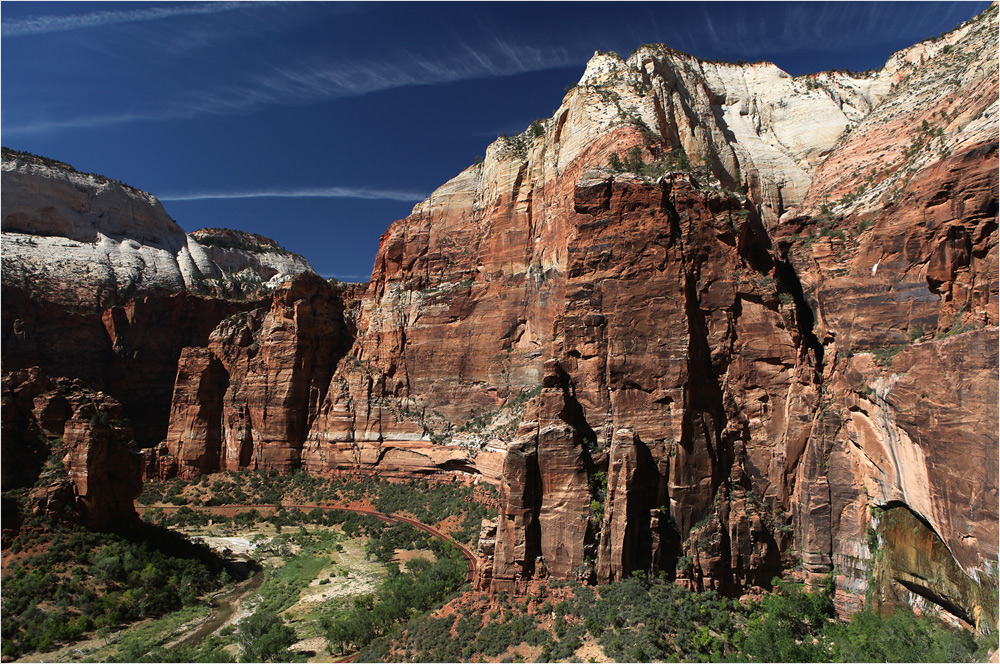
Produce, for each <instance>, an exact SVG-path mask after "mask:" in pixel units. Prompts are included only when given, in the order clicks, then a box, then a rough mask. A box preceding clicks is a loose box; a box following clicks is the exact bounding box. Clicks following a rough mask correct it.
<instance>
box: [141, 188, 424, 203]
mask: <svg viewBox="0 0 1000 664" xmlns="http://www.w3.org/2000/svg"><path fill="white" fill-rule="evenodd" d="M157 198H158V199H159V200H161V201H204V200H211V199H230V198H360V199H364V200H383V201H402V202H413V201H422V200H424V198H426V196H425V195H424V194H421V193H417V192H414V191H401V190H398V189H369V188H367V187H306V188H300V189H249V190H243V191H200V192H187V193H177V194H164V195H162V196H161V195H157Z"/></svg>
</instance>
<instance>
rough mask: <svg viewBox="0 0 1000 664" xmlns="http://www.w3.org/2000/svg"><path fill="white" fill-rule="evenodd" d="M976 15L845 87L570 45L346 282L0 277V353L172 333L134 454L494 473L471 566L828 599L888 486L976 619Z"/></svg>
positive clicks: (512, 578)
mask: <svg viewBox="0 0 1000 664" xmlns="http://www.w3.org/2000/svg"><path fill="white" fill-rule="evenodd" d="M996 32H997V22H996V9H995V8H991V9H990V10H988V11H987V12H986V13H984V14H983V15H982V16H981V17H979V18H978V19H976V20H975V21H972V22H970V23H969V24H968V25H965V26H963V27H962V28H960V29H958V30H956V31H954V32H952V33H950V34H949V35H947V36H945V37H943V38H942V39H939V40H935V41H932V42H927V43H923V44H919V45H917V46H915V47H913V48H911V49H907V50H906V51H902V52H900V53H897V54H894V55H893V56H892V57H891V58H890V59H889V61H888V62H887V64H886V66H885V67H884V68H883V69H881V70H879V71H877V72H870V73H867V74H858V75H853V74H846V73H825V74H817V75H811V76H806V77H798V78H792V77H790V76H788V75H787V74H785V73H784V72H782V71H781V70H779V69H777V68H776V67H775V66H773V65H771V64H766V63H757V64H751V65H731V64H718V63H704V62H700V61H698V60H697V59H695V58H693V57H691V56H687V55H684V54H680V53H677V52H675V51H671V50H670V49H667V48H666V47H662V46H643V47H641V48H639V49H637V51H636V52H635V53H634V54H632V55H631V56H630V57H629V58H628V59H622V58H620V57H618V56H617V55H614V54H600V53H599V54H596V55H595V57H594V58H593V59H592V60H591V61H590V63H588V65H587V68H586V71H585V73H584V75H583V77H582V78H581V80H580V82H579V84H578V85H577V86H576V87H574V88H573V89H572V90H570V91H569V92H568V93H567V95H566V97H565V98H564V100H563V102H562V104H561V105H560V107H559V108H558V109H557V110H556V111H555V112H554V114H553V116H552V117H551V118H549V119H547V120H545V121H540V122H538V123H536V124H534V125H532V127H530V128H529V129H527V130H526V131H525V132H524V133H523V134H521V135H519V136H516V137H513V138H505V139H499V140H498V141H497V142H495V143H494V144H493V145H491V146H490V148H489V149H488V150H487V153H486V156H485V159H484V160H483V162H482V163H480V164H476V165H473V166H470V167H469V168H468V169H466V170H464V171H463V172H462V173H460V174H458V175H457V176H456V177H455V178H453V179H452V180H450V181H449V182H447V183H445V184H444V185H443V186H442V187H440V188H439V189H438V190H436V191H435V192H434V193H433V194H432V195H431V196H430V197H429V198H428V199H427V200H425V201H423V202H421V203H420V204H418V205H417V206H416V207H415V208H414V209H413V212H412V213H411V214H410V215H409V216H408V217H406V218H405V219H402V220H400V221H397V222H396V223H394V224H392V226H390V228H389V229H388V230H387V231H386V233H385V234H384V235H383V237H382V239H381V242H380V246H379V251H378V254H377V257H376V260H375V265H374V269H373V272H372V278H371V281H370V282H369V283H367V284H363V285H358V286H351V287H344V286H334V285H330V284H327V283H326V282H324V281H323V280H321V279H319V278H318V277H315V276H314V275H309V274H302V275H298V276H295V277H294V278H292V279H290V280H288V281H287V282H285V283H283V284H281V285H280V286H278V287H277V289H276V290H274V292H273V293H271V294H269V295H267V296H266V297H264V296H261V297H260V298H259V299H256V300H252V301H243V302H233V301H226V302H222V301H221V300H220V299H218V298H214V299H213V298H210V297H204V298H196V297H194V296H191V295H190V294H189V293H188V292H187V291H188V290H190V289H191V285H190V284H188V283H187V282H185V281H184V280H183V278H181V280H180V281H178V282H177V283H175V284H174V286H172V288H174V289H181V288H184V289H186V290H184V291H180V292H173V293H171V294H169V295H163V296H158V297H163V298H166V299H167V300H169V301H170V302H175V303H176V305H175V306H177V307H178V308H179V310H182V311H185V312H192V313H190V314H187V313H185V314H184V315H183V316H181V320H185V321H188V322H187V323H185V325H188V327H184V326H183V325H178V324H176V323H166V322H163V321H160V322H158V323H154V321H153V319H152V318H151V317H150V316H149V315H148V313H144V312H148V311H149V309H147V307H149V306H150V303H151V302H153V300H151V299H150V298H151V297H153V296H145V297H144V298H135V299H129V298H128V297H126V302H124V303H117V304H116V305H115V306H113V307H107V306H106V305H105V304H103V303H102V304H100V307H98V308H99V310H100V311H101V313H100V318H99V321H100V322H99V324H97V323H95V321H94V320H93V319H92V318H86V317H82V318H81V319H80V320H79V323H78V324H77V323H76V322H74V321H76V319H73V318H68V319H67V318H65V317H63V319H62V320H61V321H59V322H56V321H54V320H52V319H51V316H50V317H48V318H46V316H45V315H44V314H43V312H42V311H40V310H38V309H37V305H36V304H34V303H36V302H37V298H35V299H32V297H31V296H30V294H29V295H25V292H26V290H25V289H19V288H18V287H17V286H15V285H13V284H12V285H10V286H8V283H7V281H6V278H5V298H4V335H5V337H4V338H5V345H4V359H5V363H6V362H7V361H8V357H11V358H15V359H16V358H18V357H22V356H21V355H18V354H19V353H21V354H22V355H23V354H25V353H27V352H28V350H27V349H30V348H32V346H31V343H32V342H31V339H32V338H34V337H35V336H37V335H39V334H44V332H43V331H42V330H43V328H45V327H46V325H48V324H49V323H43V322H42V321H51V325H53V326H62V329H64V330H69V329H73V326H74V325H76V326H77V327H78V328H79V330H80V333H79V336H78V337H77V338H78V339H80V340H83V339H86V340H88V343H86V344H83V343H81V342H79V341H74V342H69V341H67V342H65V349H66V350H65V352H63V353H62V354H61V355H60V356H59V357H60V358H63V360H61V361H63V365H61V366H66V367H68V368H70V369H72V370H73V371H77V372H81V373H77V374H72V375H81V377H84V378H88V379H89V378H90V377H91V376H93V377H95V378H97V379H100V380H105V381H114V380H118V381H122V380H123V379H121V378H118V376H121V375H125V374H127V373H128V372H127V371H126V369H130V368H131V366H132V365H127V364H122V362H123V360H121V359H116V360H115V361H117V362H119V364H114V363H113V362H112V363H110V364H109V363H108V361H107V357H108V356H109V354H108V353H107V352H106V351H101V352H98V351H95V350H93V348H101V344H105V347H106V346H107V344H108V343H109V342H108V338H112V337H113V339H115V340H118V339H121V340H122V341H121V343H120V344H119V343H118V342H117V341H116V342H115V346H114V347H115V348H116V349H118V348H136V349H137V350H136V352H139V351H138V349H139V346H135V345H130V344H133V341H131V340H136V339H145V338H147V337H148V335H150V334H152V333H151V332H150V331H149V329H150V326H153V325H160V326H162V329H179V330H183V331H184V334H183V335H180V337H177V338H182V339H183V340H184V341H183V343H182V344H181V345H180V346H178V347H177V348H176V349H175V350H174V351H172V353H173V354H172V355H167V356H166V357H165V358H164V359H161V360H158V364H157V365H156V366H160V367H161V369H160V371H161V373H163V372H166V371H169V372H170V380H169V381H163V380H162V376H161V377H160V379H158V380H159V383H158V384H159V385H160V386H161V387H160V388H158V389H160V391H161V392H164V391H165V392H166V394H167V395H168V396H167V398H166V400H165V403H164V404H163V406H164V407H163V409H162V412H163V415H161V417H162V418H163V426H162V427H161V429H160V430H159V431H160V435H159V436H158V437H156V436H153V437H152V438H154V440H153V442H160V441H163V443H164V444H163V445H162V446H160V447H159V448H157V449H156V450H155V451H154V452H148V453H147V462H146V468H147V473H149V474H151V475H155V476H160V477H163V476H169V475H171V474H173V473H179V474H181V475H182V476H185V477H193V476H196V475H198V474H200V473H205V472H211V471H213V470H216V469H230V470H240V469H252V468H260V469H277V470H281V471H290V470H293V469H297V468H304V469H306V470H307V471H309V472H311V473H317V474H332V473H336V472H340V471H344V470H351V471H355V470H361V471H367V472H373V473H379V474H381V475H386V476H416V475H423V474H430V473H440V472H448V471H458V472H464V473H471V474H477V475H479V476H481V477H482V478H484V479H486V480H488V481H491V482H493V483H496V484H497V485H499V486H500V488H501V494H502V505H501V509H500V518H499V521H498V523H497V525H496V532H495V537H491V538H490V539H491V544H490V546H489V547H488V548H487V549H484V552H486V553H488V554H489V555H490V558H489V559H488V560H487V561H486V562H485V564H483V565H481V566H480V568H481V569H482V570H484V572H483V575H482V577H481V578H480V579H479V580H478V583H479V586H480V587H492V588H496V589H500V588H503V589H513V590H522V589H527V588H529V587H531V584H532V583H533V582H534V581H535V580H537V579H540V578H546V577H548V578H577V579H581V580H584V581H587V582H605V581H610V580H615V579H620V578H623V577H625V576H628V575H629V574H631V573H632V572H634V571H636V570H645V571H649V572H654V573H659V572H665V573H667V574H668V575H673V576H674V577H675V578H676V579H677V582H678V583H681V584H683V585H685V586H687V587H690V588H699V589H707V588H712V589H717V590H720V591H723V592H727V593H739V592H742V591H745V590H747V589H748V588H750V587H753V586H765V587H766V586H767V585H768V584H769V583H770V579H771V578H772V577H773V576H774V575H775V574H779V573H781V572H782V571H787V570H789V569H790V568H796V569H800V570H802V571H801V572H797V573H801V574H802V575H803V576H805V577H806V578H807V579H815V578H816V577H817V576H818V575H821V574H825V573H830V572H832V571H834V570H835V569H836V570H837V574H838V577H837V584H838V585H837V587H838V602H839V605H840V606H841V608H843V609H844V610H845V611H846V610H851V609H852V608H853V607H855V606H857V603H858V598H859V597H861V596H863V595H864V594H865V591H866V584H867V579H868V578H869V571H870V570H871V567H872V562H871V561H872V559H873V556H874V553H873V550H872V548H871V546H870V545H869V544H870V542H871V538H869V537H867V533H868V531H869V529H870V528H871V527H872V526H873V523H875V522H876V521H877V519H876V521H873V514H874V513H875V512H874V511H873V510H875V509H876V508H880V507H887V508H890V509H897V508H903V507H905V509H907V510H908V511H909V512H910V513H912V514H914V515H916V516H915V517H914V518H917V519H918V520H919V521H920V522H921V523H922V524H924V526H925V528H926V531H927V532H926V533H925V532H924V531H919V532H918V533H914V534H913V537H914V538H915V539H914V540H913V542H909V543H908V542H906V541H903V540H905V532H903V531H902V530H900V531H899V532H894V534H893V535H892V537H893V546H894V547H895V549H894V550H897V551H900V552H902V553H900V554H899V556H900V560H903V559H906V560H910V559H914V556H918V554H913V555H912V556H911V555H910V554H909V553H905V552H906V551H911V550H912V551H918V552H921V551H922V552H927V551H931V548H929V547H931V545H930V544H928V542H930V541H931V540H930V539H926V538H927V537H930V535H933V536H934V537H937V538H938V540H935V541H939V542H940V546H937V545H934V547H933V555H932V558H933V560H934V562H933V565H932V567H933V566H935V565H936V566H939V568H940V569H944V568H945V567H947V564H946V562H942V560H943V558H942V555H943V554H942V551H946V552H947V556H949V557H950V559H951V560H952V561H953V563H954V566H953V567H948V575H947V576H948V579H950V580H949V581H948V583H951V584H952V586H951V587H950V588H951V589H946V588H939V589H935V588H933V587H929V586H926V584H925V585H923V586H921V588H923V589H924V590H926V592H927V594H929V595H931V596H934V597H939V598H942V603H939V604H937V605H938V606H942V607H943V608H944V610H946V611H951V612H952V614H953V615H956V616H957V617H958V618H960V619H962V620H974V621H979V622H982V621H983V620H985V621H987V622H989V621H991V620H993V621H995V613H992V614H991V613H990V612H988V611H984V610H982V607H981V606H979V608H978V609H977V606H978V605H977V604H976V602H979V603H980V604H981V603H982V602H981V600H980V599H977V598H979V597H980V595H977V594H976V593H975V592H970V591H968V588H970V587H972V586H968V585H963V584H966V582H965V581H961V580H956V579H958V577H957V576H956V574H961V575H964V576H965V577H967V578H968V579H970V580H971V581H969V583H972V584H973V585H974V586H975V585H976V584H982V583H987V584H988V583H995V576H994V577H992V578H994V580H993V581H990V580H989V579H990V578H991V577H990V574H994V575H995V572H991V569H995V568H991V567H990V565H991V563H993V562H995V560H996V557H997V539H998V533H997V524H998V521H1000V517H998V513H997V512H998V510H997V501H998V497H997V476H998V470H997V443H998V441H997V429H998V417H997V363H998V358H997V347H996V335H997V327H996V326H997V318H998V309H997V297H998V280H997V185H998V183H997V164H998V160H997V126H996V122H995V118H996V111H997V82H996V77H995V71H996V66H997V65H996V58H997V54H996V49H995V35H996ZM952 81H958V82H959V84H954V83H953V82H952ZM615 164H622V165H623V167H616V166H615ZM643 164H645V166H644V165H643ZM5 190H6V185H5ZM5 196H6V193H5ZM5 201H6V198H5ZM5 206H6V202H5ZM5 212H6V210H5ZM5 219H6V217H5ZM4 223H5V228H6V223H7V222H6V221H5V222H4ZM12 228H13V227H12ZM81 241H82V240H81ZM199 246H201V245H199ZM202 252H203V253H206V252H205V250H204V247H202ZM191 255H192V256H194V255H195V252H192V253H191ZM206 255H207V256H209V257H210V254H206ZM5 260H6V255H5ZM192 260H194V259H192ZM212 261H214V262H213V264H215V265H220V264H221V263H220V261H221V259H220V258H218V257H216V258H213V259H212ZM196 263H197V262H196ZM182 277H183V274H182ZM8 289H9V292H11V293H13V294H14V297H15V298H20V299H15V300H14V301H15V302H17V303H18V304H17V306H16V307H11V308H8V305H7V302H8V298H7V293H8ZM74 292H76V291H73V290H72V288H71V287H67V290H66V291H65V293H67V294H66V295H65V297H67V298H70V299H72V298H71V296H72V294H73V293H74ZM208 294H211V293H208ZM216 294H218V293H216ZM61 297H62V296H61ZM171 298H173V299H171ZM32 307H36V309H32ZM196 311H204V312H207V313H204V314H196V313H195V312H196ZM26 312H27V313H26ZM31 312H34V313H31ZM29 313H30V315H29ZM32 316H34V318H32ZM188 316H190V317H188ZM172 326H176V327H172ZM108 330H114V331H115V332H114V335H112V337H107V336H102V335H108V334H109V333H108V332H107V331H108ZM19 335H20V336H19ZM8 339H13V340H14V343H13V345H9V344H8V343H7V342H8ZM78 346H79V347H83V348H85V349H89V350H84V353H85V354H86V357H87V358H88V359H87V361H86V362H76V363H75V364H74V363H72V362H68V361H65V358H66V357H68V356H69V355H70V352H71V349H73V348H76V347H78ZM8 349H10V350H8ZM37 352H41V351H37ZM102 353H103V354H102ZM110 356H112V357H114V358H120V357H121V352H120V351H119V350H115V351H114V352H113V353H111V354H110ZM22 359H23V358H22ZM18 361H22V360H18ZM52 362H54V360H53V361H50V363H52ZM82 372H90V374H87V375H86V376H84V375H83V373H82ZM67 375H70V374H69V373H67ZM115 384H116V385H119V384H123V383H115ZM164 384H165V385H166V388H165V389H164V388H163V385H164ZM161 398H162V397H161ZM490 532H491V533H492V531H490ZM928 533H929V534H928ZM920 538H923V539H920ZM917 539H919V540H920V541H917ZM925 540H926V541H925ZM911 545H912V546H911ZM908 547H909V548H908ZM941 547H944V548H943V549H942V548H941ZM919 555H923V553H921V554H919ZM927 555H928V556H931V554H930V553H928V554H927ZM907 556H909V558H907ZM918 557H919V556H918ZM904 562H905V561H904ZM904 562H900V563H899V565H898V568H899V569H903V567H905V566H906V565H909V563H906V565H904ZM910 567H912V565H911V566H910ZM907 569H909V568H907ZM920 569H923V568H920ZM956 570H957V571H956ZM907 574H909V575H910V576H906V575H907ZM915 574H916V573H915V572H912V570H911V571H909V572H899V574H897V575H896V576H898V577H899V578H901V579H902V578H905V579H908V581H907V583H910V584H911V585H912V584H914V583H915V581H913V579H912V578H911V577H913V576H914V575H915ZM896 576H893V575H892V574H888V576H886V575H883V577H880V578H885V579H888V581H886V583H888V584H889V587H891V584H892V583H903V582H902V581H899V580H895V581H894V580H893V579H895V578H896ZM921 583H923V582H921ZM928 583H931V584H932V585H933V580H931V581H928ZM955 588H965V590H961V592H959V591H957V590H955ZM956 593H958V594H959V595H961V598H960V601H958V600H954V597H955V596H956ZM888 594H892V593H888ZM912 594H913V593H910V594H909V595H907V594H906V593H902V592H900V593H897V594H896V595H894V596H897V597H900V598H903V599H906V598H907V597H910V595H912ZM946 597H950V598H953V599H949V600H947V602H945V601H944V599H943V598H946ZM907 601H908V600H907ZM949 603H950V606H946V604H949ZM960 604H961V606H960ZM956 611H957V613H955V612H956ZM983 616H985V618H984V617H983ZM991 616H993V617H991Z"/></svg>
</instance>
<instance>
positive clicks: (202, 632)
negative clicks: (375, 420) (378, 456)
mask: <svg viewBox="0 0 1000 664" xmlns="http://www.w3.org/2000/svg"><path fill="white" fill-rule="evenodd" d="M181 507H182V506H181V505H157V506H154V507H150V506H145V505H137V506H136V511H137V512H139V514H140V515H141V514H142V513H143V512H144V511H145V510H149V509H157V508H158V509H160V510H162V511H164V512H168V511H171V510H174V511H176V510H178V509H180V508H181ZM186 507H188V508H190V509H192V510H195V511H200V512H211V511H213V510H221V509H260V508H262V507H266V508H271V509H273V508H274V505H272V504H268V505H245V504H244V505H215V506H211V507H205V506H202V505H187V506H186ZM282 507H285V508H290V507H294V508H296V509H299V510H312V509H316V508H319V509H321V510H344V511H347V512H356V513H358V514H367V515H369V516H374V517H377V518H379V519H382V520H383V521H385V522H386V523H396V522H400V523H406V524H409V525H411V526H413V527H414V528H417V529H419V530H423V531H424V532H426V533H429V534H431V535H433V536H435V537H437V538H439V539H442V540H445V541H447V542H451V543H452V544H454V545H455V546H456V547H457V548H458V550H459V552H461V554H462V556H463V557H464V558H465V560H466V563H467V564H468V566H469V573H468V575H467V576H466V580H468V581H469V582H472V580H473V579H474V578H475V576H476V571H477V570H478V569H479V559H478V558H477V557H476V554H475V553H473V551H472V549H470V548H469V547H467V546H466V545H464V544H462V543H461V542H459V541H458V540H456V539H455V538H453V537H451V536H450V535H446V534H445V533H443V532H441V531H440V530H438V529H437V528H435V527H433V526H428V525H427V524H426V523H421V522H420V521H417V520H416V519H411V518H409V517H406V516H399V515H394V514H385V513H383V512H378V511H376V510H369V509H362V508H359V507H346V506H345V507H340V506H337V505H303V504H291V503H290V504H282ZM256 585H257V586H259V585H260V583H259V582H258V583H257V584H256ZM253 587H255V586H249V585H248V587H247V588H246V589H245V591H249V590H250V589H252V588H253ZM245 591H244V592H245ZM242 594H244V593H243V592H241V593H240V595H242ZM220 617H221V616H219V615H216V610H215V609H213V612H212V615H211V616H210V617H209V619H208V621H207V622H206V623H205V625H203V627H202V628H200V629H198V630H196V632H195V633H192V634H190V635H188V636H187V637H185V638H184V639H182V640H181V643H189V642H191V641H198V640H201V639H203V638H204V637H206V636H208V634H210V633H211V632H214V631H215V630H216V629H218V628H219V627H221V625H222V622H224V620H222V621H220V620H219V618H220ZM227 617H228V616H227ZM207 626H212V627H213V628H212V629H209V628H208V627H207ZM357 657H358V653H354V654H353V655H348V656H346V657H344V658H342V659H340V660H338V661H340V662H353V661H355V660H356V659H357Z"/></svg>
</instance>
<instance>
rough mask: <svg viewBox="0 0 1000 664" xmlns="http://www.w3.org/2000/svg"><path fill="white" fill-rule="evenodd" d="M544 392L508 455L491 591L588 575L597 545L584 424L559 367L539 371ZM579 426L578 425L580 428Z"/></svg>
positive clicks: (527, 414)
mask: <svg viewBox="0 0 1000 664" xmlns="http://www.w3.org/2000/svg"><path fill="white" fill-rule="evenodd" d="M545 370H546V373H545V376H544V378H543V382H542V390H541V393H540V394H538V396H536V397H534V398H532V400H531V401H529V402H528V404H527V406H526V407H525V412H524V417H523V419H522V420H521V424H520V426H519V427H518V429H517V435H516V436H515V438H514V440H513V442H511V444H510V446H509V447H508V449H507V456H506V458H505V459H504V467H503V481H502V483H501V485H500V503H501V510H500V512H501V513H500V518H499V523H498V527H497V535H496V544H495V547H494V551H493V561H494V563H493V567H492V569H491V570H490V572H491V575H492V584H491V587H492V588H494V589H509V590H513V589H523V582H526V581H528V580H530V579H531V578H533V577H535V576H536V575H538V576H541V577H542V578H544V577H545V576H548V575H550V574H551V575H552V576H553V577H555V578H559V579H565V578H579V579H581V580H584V581H589V580H590V579H591V577H592V576H593V558H594V555H593V554H594V550H593V548H594V544H595V538H594V535H595V528H594V520H593V517H592V516H591V495H590V489H589V487H590V481H589V479H590V477H591V475H592V474H593V473H594V470H593V461H592V459H591V458H590V454H589V452H588V451H587V449H586V447H585V446H584V443H583V441H584V437H585V436H586V435H587V425H586V421H585V420H583V418H582V417H581V413H580V406H579V404H578V403H577V402H576V400H575V399H574V398H573V396H572V393H571V390H570V385H569V377H568V376H567V375H566V374H565V373H564V372H563V371H562V368H561V367H559V365H558V363H556V362H555V361H554V360H550V361H549V362H547V363H546V366H545ZM578 427H582V430H581V428H578Z"/></svg>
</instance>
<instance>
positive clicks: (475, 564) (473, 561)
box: [136, 503, 479, 581]
mask: <svg viewBox="0 0 1000 664" xmlns="http://www.w3.org/2000/svg"><path fill="white" fill-rule="evenodd" d="M281 506H282V507H284V508H286V509H287V508H291V507H294V508H296V509H298V510H312V509H316V508H319V509H321V510H343V511H346V512H356V513H358V514H367V515H369V516H374V517H378V518H379V519H382V520H383V521H385V522H386V523H395V522H400V523H406V524H409V525H411V526H413V527H414V528H417V529H419V530H423V531H424V532H426V533H429V534H431V535H434V536H435V537H437V538H439V539H442V540H445V541H447V542H451V543H452V544H454V545H455V546H456V547H457V548H458V550H459V551H460V552H461V554H462V556H463V557H464V558H465V561H466V563H468V565H469V574H468V580H469V581H472V580H473V578H475V575H476V572H477V571H478V570H479V559H478V558H477V557H476V554H475V553H473V551H472V549H470V548H469V547H467V546H466V545H464V544H462V543H461V542H459V541H458V540H456V539H455V538H454V537H452V536H450V535H446V534H445V533H443V532H441V531H440V530H438V529H437V528H435V527H433V526H428V525H427V524H426V523H421V522H420V521H417V520H416V519H411V518H409V517H406V516H400V515H398V514H385V513H383V512H377V511H375V510H369V509H363V508H360V507H346V506H344V507H341V506H338V505H306V504H296V503H288V504H284V503H283V504H282V505H281ZM181 507H188V508H189V509H191V510H195V511H198V512H211V511H213V510H221V509H260V508H270V509H273V508H274V505H273V504H266V505H249V504H240V505H213V506H211V507H205V506H202V505H186V506H182V505H156V506H152V507H150V506H145V505H137V506H136V511H137V512H139V515H140V516H141V515H142V513H143V512H144V511H145V510H150V509H160V510H163V511H164V512H168V511H171V510H174V511H176V510H178V509H180V508H181Z"/></svg>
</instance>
